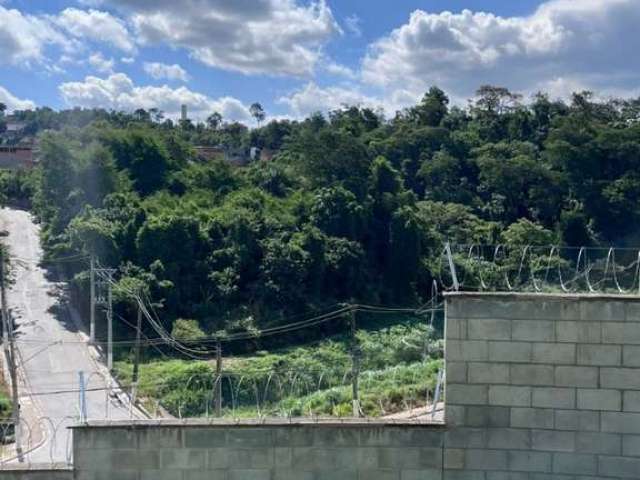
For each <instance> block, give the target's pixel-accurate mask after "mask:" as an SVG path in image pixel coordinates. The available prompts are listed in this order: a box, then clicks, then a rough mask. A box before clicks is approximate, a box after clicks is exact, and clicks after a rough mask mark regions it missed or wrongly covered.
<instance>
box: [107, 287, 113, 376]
mask: <svg viewBox="0 0 640 480" xmlns="http://www.w3.org/2000/svg"><path fill="white" fill-rule="evenodd" d="M107 368H108V369H109V373H111V372H112V371H113V288H112V287H111V277H109V290H108V294H107Z"/></svg>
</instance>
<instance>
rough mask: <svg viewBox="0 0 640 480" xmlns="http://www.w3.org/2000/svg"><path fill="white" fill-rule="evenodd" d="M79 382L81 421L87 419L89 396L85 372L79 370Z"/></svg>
mask: <svg viewBox="0 0 640 480" xmlns="http://www.w3.org/2000/svg"><path fill="white" fill-rule="evenodd" d="M78 383H79V384H80V389H79V390H80V391H79V403H80V422H86V421H87V397H86V390H85V383H84V372H83V371H82V370H80V371H79V372H78Z"/></svg>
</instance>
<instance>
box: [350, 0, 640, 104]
mask: <svg viewBox="0 0 640 480" xmlns="http://www.w3.org/2000/svg"><path fill="white" fill-rule="evenodd" d="M639 7H640V5H639V3H638V0H580V1H575V0H550V1H547V2H546V3H544V4H542V5H541V6H540V7H539V8H538V9H537V10H536V11H535V12H534V13H533V14H532V15H530V16H527V17H501V16H497V15H494V14H491V13H483V12H471V11H469V10H464V11H462V12H461V13H451V12H442V13H428V12H424V11H422V10H417V11H415V12H413V13H412V14H411V16H410V19H409V21H408V23H406V24H404V25H402V26H401V27H399V28H397V29H395V30H393V31H392V32H391V33H390V34H389V35H388V36H386V37H384V38H382V39H380V40H378V41H377V42H375V43H374V44H373V45H371V46H370V48H369V51H368V53H367V54H366V56H365V58H364V59H363V62H362V78H363V80H364V81H365V82H367V83H369V84H372V85H378V86H381V87H383V88H386V89H389V88H392V89H393V88H397V87H399V86H402V87H403V88H404V89H406V90H408V91H411V92H414V93H418V92H421V91H424V90H425V89H426V88H428V86H430V85H434V84H436V85H439V86H440V87H442V88H444V89H446V90H447V91H448V92H450V93H451V94H452V95H453V96H469V95H471V94H472V93H473V92H474V90H475V89H476V88H477V87H478V86H479V85H481V84H483V83H491V84H499V85H505V86H508V87H510V88H513V89H516V90H520V91H524V92H527V93H528V92H531V91H533V90H534V89H535V88H538V87H539V86H541V85H549V86H550V87H554V88H556V89H566V88H567V85H568V83H567V82H572V83H574V84H576V86H577V85H578V84H579V85H582V86H585V87H589V88H594V89H600V88H605V87H609V88H611V87H615V88H617V89H619V90H620V91H625V90H627V89H631V88H632V87H633V86H635V85H636V84H637V83H638V79H639V75H638V71H639V67H640V61H639V59H640V57H638V55H637V52H638V50H639V49H640V36H638V35H637V25H638V23H639V22H640V8H639ZM554 82H555V84H554ZM561 84H564V86H563V85H561Z"/></svg>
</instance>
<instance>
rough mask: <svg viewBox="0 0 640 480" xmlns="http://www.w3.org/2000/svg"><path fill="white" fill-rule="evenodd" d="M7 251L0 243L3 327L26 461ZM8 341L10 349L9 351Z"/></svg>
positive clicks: (18, 434)
mask: <svg viewBox="0 0 640 480" xmlns="http://www.w3.org/2000/svg"><path fill="white" fill-rule="evenodd" d="M4 267H5V251H4V246H3V245H0V300H1V301H2V328H3V339H6V340H5V347H4V351H5V354H6V355H5V356H6V358H7V363H8V367H9V375H10V376H11V399H12V402H13V426H14V429H15V437H16V451H17V452H18V459H19V460H20V461H21V462H22V461H24V459H23V457H22V435H21V433H22V432H21V431H20V397H19V396H18V373H17V365H16V349H15V344H14V335H13V327H12V325H11V319H10V318H9V308H8V306H7V289H6V275H5V268H4ZM7 343H8V344H9V345H8V347H9V350H8V351H7Z"/></svg>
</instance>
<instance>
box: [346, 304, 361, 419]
mask: <svg viewBox="0 0 640 480" xmlns="http://www.w3.org/2000/svg"><path fill="white" fill-rule="evenodd" d="M352 308H353V307H352ZM349 320H350V324H351V395H352V403H353V416H354V417H359V416H361V411H360V388H359V376H360V345H359V344H358V338H357V336H356V312H355V310H353V309H352V310H351V312H350V319H349Z"/></svg>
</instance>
